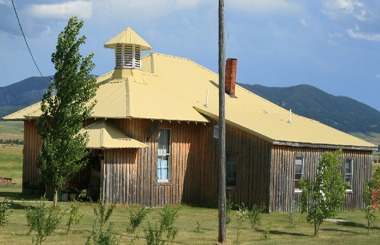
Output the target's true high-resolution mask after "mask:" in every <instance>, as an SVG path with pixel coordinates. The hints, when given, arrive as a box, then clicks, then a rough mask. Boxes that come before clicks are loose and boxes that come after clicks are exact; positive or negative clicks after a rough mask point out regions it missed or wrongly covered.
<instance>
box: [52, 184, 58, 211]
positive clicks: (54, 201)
mask: <svg viewBox="0 0 380 245" xmlns="http://www.w3.org/2000/svg"><path fill="white" fill-rule="evenodd" d="M57 204H58V189H57V188H54V197H53V207H54V208H56V207H57Z"/></svg>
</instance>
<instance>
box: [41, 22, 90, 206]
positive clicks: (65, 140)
mask: <svg viewBox="0 0 380 245" xmlns="http://www.w3.org/2000/svg"><path fill="white" fill-rule="evenodd" d="M82 26H83V21H82V20H78V19H77V18H76V17H72V18H70V20H69V21H68V24H67V26H66V27H65V29H64V30H63V31H62V32H61V33H60V34H59V36H58V42H57V46H56V52H55V53H53V54H52V59H51V60H52V63H53V64H54V66H55V69H56V73H55V75H54V79H53V81H52V83H51V84H50V86H49V88H48V91H47V92H46V93H45V94H44V96H43V99H42V103H41V111H42V114H41V116H40V117H39V118H38V120H37V129H38V133H39V134H40V136H41V139H42V147H41V151H40V154H39V157H38V159H37V166H38V167H39V169H40V171H41V175H42V178H43V180H44V182H45V184H46V185H47V186H48V187H50V188H52V189H53V190H54V199H53V200H54V207H56V206H57V201H58V194H57V193H58V191H59V190H60V189H61V188H62V187H63V186H64V185H65V183H66V182H67V181H68V180H70V179H71V178H72V177H73V176H74V175H75V173H77V172H78V171H80V170H81V169H82V168H83V167H84V166H85V164H86V162H85V157H86V155H87V151H86V143H87V135H85V134H82V133H80V129H81V128H82V127H83V121H84V120H86V119H87V118H89V116H90V115H91V110H92V108H93V107H94V105H95V101H93V97H94V96H95V94H96V89H97V84H96V79H95V78H94V77H91V76H89V74H90V72H91V70H92V69H93V68H94V66H95V65H94V63H93V62H92V57H93V53H90V54H89V55H88V56H87V57H83V56H82V55H81V54H80V53H79V47H80V45H82V44H84V43H85V39H86V37H85V36H81V37H79V38H78V37H77V35H78V34H79V30H80V29H81V28H82Z"/></svg>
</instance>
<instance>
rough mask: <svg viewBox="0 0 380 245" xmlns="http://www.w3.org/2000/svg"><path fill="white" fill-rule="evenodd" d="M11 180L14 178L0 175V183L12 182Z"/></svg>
mask: <svg viewBox="0 0 380 245" xmlns="http://www.w3.org/2000/svg"><path fill="white" fill-rule="evenodd" d="M11 182H12V178H4V177H0V185H5V184H10V183H11Z"/></svg>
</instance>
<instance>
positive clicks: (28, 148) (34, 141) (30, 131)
mask: <svg viewBox="0 0 380 245" xmlns="http://www.w3.org/2000/svg"><path fill="white" fill-rule="evenodd" d="M40 147H41V139H40V137H39V135H38V133H37V129H36V121H35V120H30V121H24V149H23V154H24V156H23V165H22V183H23V188H22V192H23V193H25V194H29V193H32V192H33V190H30V189H27V188H25V187H24V184H26V183H29V182H31V183H33V184H37V183H40V182H41V175H40V174H39V171H38V168H37V167H36V160H37V157H38V154H39V151H40Z"/></svg>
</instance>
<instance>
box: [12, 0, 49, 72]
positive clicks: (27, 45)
mask: <svg viewBox="0 0 380 245" xmlns="http://www.w3.org/2000/svg"><path fill="white" fill-rule="evenodd" d="M12 5H13V9H14V11H15V14H16V18H17V21H18V25H19V26H20V30H21V33H22V36H23V37H24V40H25V44H26V47H27V48H28V50H29V54H30V56H31V57H32V60H33V63H34V65H35V66H36V68H37V70H38V72H39V73H40V75H41V77H43V75H42V73H41V71H40V68H38V65H37V62H36V60H35V59H34V57H33V54H32V50H31V49H30V47H29V44H28V41H27V40H26V37H25V34H24V30H23V29H22V26H21V22H20V19H19V17H18V14H17V10H16V6H15V3H14V2H13V0H12Z"/></svg>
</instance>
